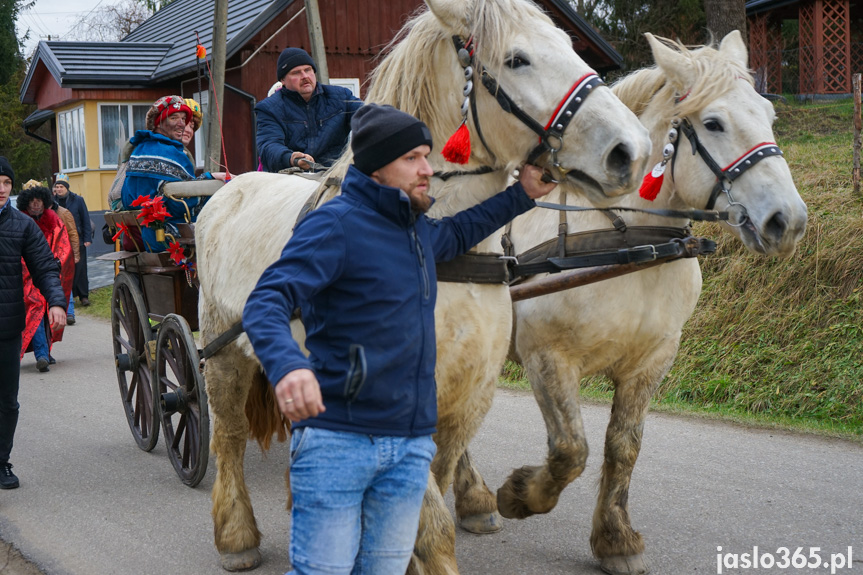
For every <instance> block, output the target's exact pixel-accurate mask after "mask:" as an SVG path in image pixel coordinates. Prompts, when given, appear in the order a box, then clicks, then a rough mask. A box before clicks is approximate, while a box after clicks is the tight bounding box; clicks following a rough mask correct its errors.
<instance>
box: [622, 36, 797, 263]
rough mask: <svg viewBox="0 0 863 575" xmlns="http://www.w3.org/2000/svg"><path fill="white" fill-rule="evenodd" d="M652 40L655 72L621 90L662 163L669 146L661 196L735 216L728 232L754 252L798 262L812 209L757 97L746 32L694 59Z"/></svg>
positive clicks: (768, 109) (771, 115)
mask: <svg viewBox="0 0 863 575" xmlns="http://www.w3.org/2000/svg"><path fill="white" fill-rule="evenodd" d="M646 36H647V40H648V42H649V43H650V47H651V50H652V51H653V57H654V60H655V61H656V68H655V69H648V70H643V71H640V72H636V73H635V74H633V75H631V76H630V77H627V78H626V79H624V80H623V81H621V83H620V86H619V88H618V86H615V88H614V90H615V93H616V94H617V95H618V96H620V97H621V99H622V100H623V101H624V102H630V103H632V104H633V109H634V111H635V112H636V114H638V115H639V116H640V117H641V120H642V122H644V123H645V125H647V126H648V128H649V129H650V131H651V135H652V140H653V143H654V162H658V161H659V160H660V159H661V157H662V156H661V154H662V150H663V147H666V157H667V159H668V167H667V169H666V171H665V173H664V176H663V184H662V188H661V191H660V197H661V198H662V197H663V196H664V200H663V201H664V202H665V203H667V204H668V205H674V204H680V205H684V206H686V207H691V208H702V209H703V208H707V209H718V210H727V211H728V212H729V216H730V217H729V221H728V222H726V223H725V224H724V225H723V227H725V228H728V230H730V231H731V233H732V234H734V235H735V236H737V237H738V238H739V239H740V240H741V241H742V242H743V244H744V245H745V246H746V247H747V248H748V249H749V250H751V251H753V252H757V253H761V254H766V255H777V256H781V257H788V256H790V255H791V254H793V253H794V249H795V247H796V245H797V242H798V241H799V240H800V238H801V237H802V236H803V232H804V230H805V228H806V204H805V203H804V202H803V200H802V199H801V198H800V195H799V194H798V192H797V188H796V187H795V185H794V181H793V179H792V177H791V172H790V170H789V168H788V164H787V163H786V161H785V159H784V158H783V157H782V152H781V150H780V149H779V146H778V145H777V144H776V143H775V138H774V135H773V121H774V119H775V112H774V110H773V105H772V104H771V103H770V102H769V101H768V100H767V99H765V98H764V97H762V96H761V95H760V94H758V93H757V92H756V91H755V88H754V83H753V80H752V75H751V74H750V73H749V71H748V69H747V62H748V59H747V52H746V46H745V45H744V43H743V40H742V38H741V36H740V33H739V32H737V31H734V32H731V33H730V34H728V35H727V36H726V37H725V38H724V39H723V40H722V42H721V43H720V45H719V47H718V48H714V47H709V46H708V47H702V48H698V49H693V50H688V49H686V48H684V47H683V46H682V45H679V44H677V45H672V44H671V43H670V42H669V41H668V40H663V39H658V38H656V37H654V36H653V35H651V34H647V35H646ZM669 140H675V141H674V142H673V146H674V149H673V150H672V148H670V147H667V146H668V144H669ZM651 165H652V164H651Z"/></svg>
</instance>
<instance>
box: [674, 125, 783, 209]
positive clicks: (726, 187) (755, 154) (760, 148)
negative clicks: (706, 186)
mask: <svg viewBox="0 0 863 575" xmlns="http://www.w3.org/2000/svg"><path fill="white" fill-rule="evenodd" d="M680 131H681V132H682V133H683V135H684V136H686V139H687V140H689V143H690V144H691V145H692V155H693V156H694V155H695V154H696V153H697V154H698V155H699V156H701V159H702V160H704V163H705V164H707V167H708V168H710V171H711V172H713V174H714V175H715V176H716V184H715V185H714V186H713V190H712V191H711V192H710V198H709V199H708V200H707V205H706V206H705V209H707V210H712V209H713V206H714V204H715V203H716V198H718V197H719V194H720V193H722V192H725V193H726V195H728V200H729V204H739V202H735V201H734V200H733V198H732V197H731V193H730V192H731V185H732V183H733V182H734V180H736V179H737V178H739V177H740V176H742V175H743V173H744V172H746V171H747V170H748V169H749V168H751V167H752V166H754V165H755V164H757V163H758V162H760V161H761V160H763V159H765V158H769V157H771V156H781V155H782V150H780V149H779V146H778V145H777V144H776V142H762V143H760V144H758V145H757V146H755V147H753V148H752V149H750V150H749V151H748V152H746V153H745V154H743V155H742V156H740V157H739V158H737V159H736V160H734V161H733V162H731V163H730V164H729V165H728V166H727V167H725V168H720V167H719V164H717V163H716V160H714V159H713V156H712V155H711V154H710V152H708V151H707V148H705V147H704V144H702V143H701V140H700V139H699V138H698V134H697V133H696V132H695V128H693V127H692V123H691V122H690V121H689V120H688V119H687V118H684V119H683V120H682V121H681V123H680ZM674 153H675V155H676V154H677V149H675V151H674ZM671 169H672V175H673V173H674V164H673V163H672V165H671ZM740 205H741V207H743V209H744V210H745V209H746V208H745V206H742V204H740Z"/></svg>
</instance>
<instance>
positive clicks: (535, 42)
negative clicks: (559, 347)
mask: <svg viewBox="0 0 863 575" xmlns="http://www.w3.org/2000/svg"><path fill="white" fill-rule="evenodd" d="M427 5H428V8H430V10H427V11H425V12H423V13H421V14H419V15H417V16H416V17H415V18H413V19H412V20H411V21H410V22H408V24H406V26H405V28H404V29H403V31H402V33H401V34H400V37H403V40H402V41H400V42H397V43H394V45H393V46H392V47H391V50H390V51H389V52H388V55H387V56H386V57H385V58H384V59H383V61H382V62H381V64H380V65H379V67H378V68H377V70H376V71H375V73H374V75H373V78H372V83H371V88H370V91H369V94H368V97H367V99H368V101H371V102H376V103H385V104H391V105H394V106H396V107H398V108H400V109H402V110H404V111H406V112H408V113H411V114H413V115H415V116H417V117H418V118H420V119H422V120H423V121H425V123H426V124H427V125H428V126H429V129H430V130H431V132H432V135H433V138H434V141H435V151H434V153H433V154H432V157H431V158H430V161H431V164H432V166H433V168H434V169H435V170H436V172H439V173H442V174H441V177H438V178H436V179H435V180H434V181H433V182H432V189H433V194H432V195H434V196H435V197H436V198H437V201H436V203H435V204H434V206H433V208H432V210H431V212H430V215H431V216H432V217H442V216H446V215H449V214H454V213H456V212H458V211H461V210H463V209H465V208H467V207H470V206H472V205H475V204H476V203H478V202H481V201H482V200H484V199H486V198H489V197H490V196H492V195H494V194H495V193H497V192H499V191H500V190H502V189H503V188H504V187H506V185H507V179H508V178H509V176H510V174H511V172H512V170H513V169H514V168H515V167H516V166H518V165H520V164H522V163H524V162H525V160H526V159H527V158H528V157H530V158H531V159H532V160H536V161H537V162H539V163H540V164H542V165H545V166H547V167H549V169H550V170H551V171H552V173H553V174H554V175H556V176H557V177H559V178H561V179H565V180H566V182H567V183H573V184H578V185H579V187H580V188H582V189H584V190H585V191H586V193H587V194H589V195H590V196H591V197H592V198H594V199H603V198H609V197H614V196H618V195H621V194H625V193H629V192H631V191H634V190H635V189H636V187H637V186H638V184H639V183H640V177H641V174H642V171H643V168H644V166H645V165H646V161H647V158H648V156H649V153H650V140H649V137H648V134H647V130H646V129H645V128H644V127H643V126H642V125H641V124H640V123H639V122H638V119H637V118H636V117H635V115H634V114H632V112H630V111H629V110H628V109H627V108H626V107H625V106H623V104H621V103H620V101H619V100H618V99H617V98H616V97H615V96H613V94H612V93H611V91H610V90H609V89H607V88H606V87H603V86H600V85H598V83H597V82H596V80H595V78H594V77H593V75H592V74H593V72H592V70H590V68H589V67H588V66H587V65H586V64H585V63H584V61H583V60H581V58H579V57H578V56H577V55H576V53H575V52H574V51H573V49H572V45H571V41H570V39H569V37H568V36H567V35H566V34H565V33H564V32H563V31H561V30H559V29H558V28H556V27H555V26H554V25H553V23H552V22H551V20H550V19H549V18H548V17H547V16H546V15H544V14H543V13H542V12H541V11H540V10H539V9H538V8H537V7H536V6H535V5H534V4H533V3H531V2H529V1H527V0H485V1H483V0H474V1H463V0H462V1H459V0H427ZM454 36H455V37H457V38H459V41H458V46H457V45H456V43H455V42H454V40H453V37H454ZM461 44H465V45H467V49H466V51H465V53H464V54H462V57H461V62H460V58H459V53H458V51H457V49H456V48H457V47H460V45H461ZM471 51H473V57H472V59H470V58H467V57H465V56H469V54H470V52H471ZM466 68H470V69H469V70H467V69H466ZM466 79H470V80H471V81H472V83H473V90H472V91H473V94H472V97H473V98H475V102H474V103H473V104H471V102H470V100H468V101H467V102H465V103H464V104H463V102H462V100H463V97H464V96H463V94H465V93H466V92H469V90H466V89H465V86H466ZM504 107H505V108H506V110H505V109H504ZM463 110H464V111H465V112H466V113H467V116H468V119H469V120H468V125H469V127H470V131H471V149H472V152H471V154H470V157H469V158H468V163H467V164H466V165H465V166H463V167H462V166H458V165H454V164H450V163H447V162H446V161H445V160H444V159H443V157H442V156H441V155H440V150H441V148H442V147H443V143H444V142H445V141H446V140H447V138H448V137H449V135H450V134H452V133H453V132H455V130H456V129H457V128H458V126H459V125H460V123H461V122H462V118H463V116H462V113H463V112H462V111H463ZM552 120H553V121H552ZM567 124H568V125H567ZM538 142H544V143H545V144H547V145H544V146H540V147H538ZM552 149H553V151H554V153H550V150H552ZM349 162H350V155H349V154H348V153H346V155H345V156H343V158H342V159H341V160H340V162H339V163H338V165H337V166H335V167H334V168H333V170H332V171H331V173H330V175H336V176H340V175H342V174H343V173H344V171H345V170H346V166H347V165H348V164H349ZM314 188H315V183H314V182H309V181H307V180H304V179H302V178H299V177H296V176H285V175H277V174H262V173H251V174H244V175H241V176H239V177H237V178H235V179H233V180H232V181H231V182H230V183H228V184H226V185H225V186H224V187H223V188H222V189H221V190H220V191H219V192H218V193H217V194H216V195H214V196H213V197H212V198H211V199H210V201H209V202H208V203H207V205H206V207H205V208H204V209H203V211H202V212H201V214H200V217H199V218H198V221H197V226H196V244H197V254H198V256H197V262H198V270H199V277H200V284H201V289H200V304H199V318H200V325H201V339H202V343H203V344H204V345H206V344H208V343H210V342H212V341H213V340H214V339H215V338H216V337H217V336H218V335H219V334H221V333H223V332H225V331H226V330H228V329H229V328H230V327H231V326H232V325H233V324H235V323H236V322H237V321H239V320H240V318H241V314H242V310H243V306H244V304H245V301H246V298H247V296H248V294H249V293H250V292H251V290H252V288H253V287H254V285H255V283H256V282H257V280H258V278H259V276H260V275H261V273H262V272H263V270H264V269H265V268H266V267H267V266H268V265H269V264H270V263H272V262H273V261H275V260H276V259H277V258H278V256H279V254H280V252H281V250H282V248H283V246H284V245H285V243H286V242H287V241H288V239H289V238H290V235H291V229H292V228H293V226H294V222H295V221H296V218H297V214H298V212H299V211H300V208H301V207H302V205H303V204H304V202H305V201H306V198H307V197H309V195H310V194H311V193H312V192H313V191H314ZM328 193H329V192H328ZM499 239H500V238H499V235H498V236H497V237H492V238H490V239H488V240H486V241H484V242H483V243H482V244H480V245H479V246H478V247H477V250H478V251H479V252H492V253H494V252H497V253H501V249H500V248H499V245H500V244H499ZM369 257H375V254H369ZM435 318H436V322H437V334H436V335H437V342H438V362H437V371H436V379H437V385H438V413H439V423H438V428H437V429H438V432H437V434H436V436H435V440H436V442H437V445H438V451H437V455H436V457H435V459H434V461H433V462H432V471H433V473H432V475H431V477H430V480H429V489H428V491H427V496H426V499H425V501H424V505H423V513H422V517H421V524H420V535H419V537H418V541H417V545H416V550H415V561H414V562H413V564H412V565H413V568H415V569H417V570H418V571H420V572H424V573H457V566H456V562H455V550H454V542H455V528H454V523H453V519H452V517H451V516H450V514H449V513H448V511H447V509H446V507H445V505H444V504H443V497H442V493H444V492H445V491H446V489H447V488H448V487H449V484H450V483H451V482H452V478H453V474H454V469H455V467H456V463H457V462H458V460H459V458H460V457H461V456H462V454H463V452H464V450H465V448H466V446H467V443H468V442H469V441H470V439H471V437H473V435H474V434H475V432H476V430H477V429H478V427H479V424H480V423H481V421H482V418H483V417H484V415H485V413H486V412H487V411H488V409H489V407H490V405H491V400H492V396H493V393H494V387H495V383H496V379H497V375H498V373H499V371H500V368H501V366H502V364H503V361H504V358H505V356H506V353H507V349H508V346H509V337H510V333H511V327H512V308H511V302H510V299H509V293H508V290H507V288H506V286H505V285H503V284H502V283H498V284H496V285H492V284H484V285H480V284H456V283H446V284H444V283H442V284H441V285H440V286H439V289H438V301H437V307H436V310H435ZM294 323H295V324H296V322H294ZM293 327H294V328H295V336H296V337H297V338H299V339H300V340H301V339H302V333H301V326H299V325H294V326H293ZM286 331H287V330H286ZM285 337H288V334H287V333H286V334H285ZM204 373H205V378H206V382H207V391H208V394H209V400H210V406H211V408H210V414H211V415H212V417H213V420H214V421H213V439H212V443H211V448H212V450H213V452H214V453H215V454H216V456H217V476H216V482H215V484H214V486H213V521H214V532H215V544H216V547H217V549H218V550H219V553H220V556H221V561H222V565H223V567H225V568H226V569H229V570H234V569H244V568H250V567H254V566H255V565H257V564H258V563H259V562H260V553H259V551H258V546H259V542H260V537H261V534H260V532H259V530H258V527H257V525H256V522H255V519H254V515H253V511H252V507H251V502H250V500H249V495H248V491H247V488H246V485H245V481H244V479H243V454H244V451H245V445H246V439H247V437H249V436H250V435H251V437H253V438H256V439H258V440H259V442H261V444H262V446H263V447H264V448H266V447H267V446H268V445H269V441H270V439H271V437H272V434H273V433H274V432H275V431H277V430H278V431H279V432H280V435H281V437H280V438H284V427H283V425H284V421H283V420H282V419H281V416H280V414H279V412H278V410H277V407H276V406H275V404H274V402H273V397H274V395H273V393H272V388H271V387H270V386H269V384H268V383H267V382H266V380H265V379H264V377H263V375H262V374H261V371H260V365H259V363H258V362H257V360H256V359H255V357H254V353H253V351H252V349H251V346H250V344H249V341H248V339H247V338H246V337H245V336H241V337H240V338H239V339H238V340H236V341H235V342H234V343H232V344H230V345H229V346H227V347H226V348H225V349H223V350H222V351H221V352H219V354H217V355H216V356H214V357H212V358H210V359H208V360H207V362H206V366H205V368H204ZM458 498H459V507H458V515H459V516H460V518H462V519H463V522H464V524H465V525H466V526H467V527H468V528H471V529H473V530H475V531H489V530H497V529H499V525H498V524H499V518H497V516H496V501H495V497H494V495H493V494H492V493H491V492H490V491H489V490H488V488H487V487H485V485H484V484H482V485H474V486H472V489H471V490H470V491H469V492H460V493H459V494H458Z"/></svg>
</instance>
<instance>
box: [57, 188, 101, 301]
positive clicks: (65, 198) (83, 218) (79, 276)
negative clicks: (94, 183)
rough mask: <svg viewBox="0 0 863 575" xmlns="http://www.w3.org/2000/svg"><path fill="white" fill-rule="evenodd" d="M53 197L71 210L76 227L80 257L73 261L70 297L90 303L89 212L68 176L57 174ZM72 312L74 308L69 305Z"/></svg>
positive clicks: (91, 232)
mask: <svg viewBox="0 0 863 575" xmlns="http://www.w3.org/2000/svg"><path fill="white" fill-rule="evenodd" d="M54 197H55V198H57V203H58V204H60V205H61V206H62V207H64V208H66V209H67V210H69V211H70V212H72V217H73V218H75V227H76V228H78V242H79V244H78V252H79V253H80V259H79V260H78V262H77V263H75V280H74V281H73V283H72V297H77V298H78V301H79V302H80V303H81V305H82V306H84V307H87V306H88V305H90V299H89V298H90V280H89V279H88V278H87V247H88V246H89V245H90V244H91V243H92V242H93V226H92V225H91V224H90V212H89V211H88V210H87V203H86V202H85V201H84V198H82V197H81V196H79V195H78V194H76V193H73V192H72V191H70V189H69V176H67V175H66V174H57V179H56V180H55V181H54ZM70 309H72V310H73V311H72V313H74V308H72V307H71V306H70Z"/></svg>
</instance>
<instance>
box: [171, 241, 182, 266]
mask: <svg viewBox="0 0 863 575" xmlns="http://www.w3.org/2000/svg"><path fill="white" fill-rule="evenodd" d="M168 253H169V254H171V259H172V260H174V263H175V264H177V265H178V266H179V265H182V264H183V263H185V261H186V255H185V254H184V253H183V246H181V245H180V243H179V242H171V243H169V244H168Z"/></svg>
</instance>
